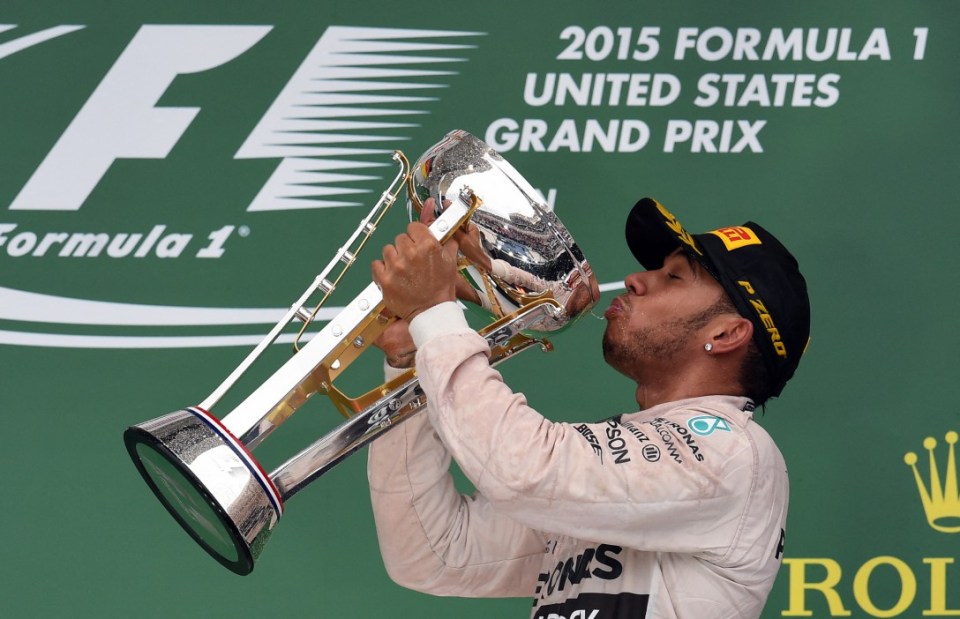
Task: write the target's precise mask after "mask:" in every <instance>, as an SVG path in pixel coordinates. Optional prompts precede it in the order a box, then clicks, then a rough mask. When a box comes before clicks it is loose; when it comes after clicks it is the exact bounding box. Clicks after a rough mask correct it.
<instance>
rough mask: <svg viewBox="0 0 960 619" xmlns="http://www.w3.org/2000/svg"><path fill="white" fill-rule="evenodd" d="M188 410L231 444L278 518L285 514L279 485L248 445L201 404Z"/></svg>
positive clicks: (187, 409)
mask: <svg viewBox="0 0 960 619" xmlns="http://www.w3.org/2000/svg"><path fill="white" fill-rule="evenodd" d="M184 410H186V411H187V412H189V413H191V414H193V415H194V416H195V417H197V418H198V419H200V420H201V421H203V422H204V423H205V424H207V426H208V427H209V428H210V429H211V430H213V431H214V432H215V433H216V434H217V435H218V436H219V437H220V438H221V439H223V442H224V443H226V444H227V445H229V446H230V448H231V449H232V450H233V451H234V453H236V454H237V457H238V458H240V460H241V461H242V462H243V463H244V464H246V466H247V469H249V471H250V473H251V474H252V475H253V478H254V479H256V480H257V483H259V484H260V487H261V488H262V489H263V491H264V493H266V495H267V498H268V499H269V500H270V503H271V504H272V505H273V509H274V511H275V512H276V513H277V519H278V520H279V519H280V517H281V516H282V515H283V499H281V498H280V492H279V491H278V490H277V487H276V486H275V485H274V484H273V480H271V479H270V476H269V475H267V473H266V472H265V471H264V470H263V468H262V467H261V466H260V463H259V462H257V461H256V459H255V458H254V457H253V456H252V455H250V452H249V451H247V447H246V445H244V444H243V443H241V442H240V441H239V440H238V439H237V437H235V436H234V435H233V433H231V432H230V430H228V429H227V428H226V427H225V426H224V425H223V424H222V423H221V422H220V420H219V419H217V418H216V417H214V416H213V415H211V414H210V413H208V412H207V411H205V410H203V409H202V408H200V407H199V406H190V407H187V408H186V409H184Z"/></svg>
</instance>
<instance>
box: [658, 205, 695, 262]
mask: <svg viewBox="0 0 960 619" xmlns="http://www.w3.org/2000/svg"><path fill="white" fill-rule="evenodd" d="M653 203H654V204H656V205H657V210H658V211H660V214H661V215H663V219H664V220H665V221H664V223H666V224H667V227H668V228H670V229H671V230H673V232H674V233H675V234H676V235H677V238H678V239H680V242H682V243H683V244H684V245H686V246H688V247H689V248H690V249H692V250H693V251H695V252H697V254H699V255H701V256H702V255H703V252H702V251H700V248H699V247H697V241H696V240H695V239H694V238H693V235H691V234H690V233H689V232H687V231H686V229H684V227H683V226H682V225H680V222H679V221H677V218H676V217H674V216H673V213H671V212H670V211H668V210H667V209H665V208H663V205H662V204H660V203H659V202H657V201H656V200H654V202H653Z"/></svg>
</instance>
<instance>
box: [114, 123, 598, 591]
mask: <svg viewBox="0 0 960 619" xmlns="http://www.w3.org/2000/svg"><path fill="white" fill-rule="evenodd" d="M394 160H395V161H396V162H397V164H398V168H399V169H398V172H397V175H396V177H395V179H394V180H393V182H392V183H391V184H390V186H389V187H388V189H387V191H385V192H384V193H383V194H382V196H381V198H380V200H379V201H378V202H377V204H376V205H375V206H374V207H373V209H372V210H371V211H370V213H369V214H368V215H367V216H366V217H365V218H364V219H363V220H362V221H361V222H360V225H359V227H358V228H357V230H356V231H355V232H354V233H353V235H351V237H350V238H349V239H348V241H347V243H346V244H345V245H344V246H343V247H342V248H341V249H340V250H339V251H338V252H337V253H336V255H335V256H334V258H333V259H332V260H331V262H330V263H329V264H328V265H327V267H326V268H325V269H324V270H323V271H322V272H321V273H320V274H319V275H317V277H316V278H315V279H314V281H313V283H312V284H311V285H310V287H308V288H307V290H306V291H304V293H303V294H302V295H301V297H300V298H299V299H298V300H297V301H296V302H295V303H294V304H293V305H292V306H291V308H290V310H289V311H288V312H287V313H286V314H285V315H284V316H283V318H281V319H280V321H279V322H278V323H277V324H276V326H274V328H273V329H272V330H271V331H270V332H269V333H268V334H267V335H266V337H265V338H264V339H263V341H262V342H260V344H258V345H257V346H256V348H254V350H253V351H251V353H250V354H249V355H248V356H247V357H246V358H245V359H244V360H243V362H241V364H240V365H239V366H238V367H237V368H236V369H235V370H234V371H233V372H232V373H231V374H230V375H229V376H228V377H227V378H226V379H225V380H224V381H223V383H222V384H221V385H220V386H218V387H217V388H216V389H215V390H214V391H213V393H211V394H210V395H209V396H208V397H207V398H206V399H205V400H203V401H202V402H201V403H200V404H198V405H197V406H192V407H189V408H185V409H183V410H180V411H177V412H174V413H170V414H167V415H164V416H162V417H158V418H156V419H153V420H151V421H147V422H144V423H140V424H137V425H135V426H131V427H129V428H127V430H126V432H125V433H124V437H123V438H124V442H125V443H126V446H127V451H128V452H129V454H130V457H131V458H132V459H133V462H134V464H135V465H136V467H137V469H138V470H139V471H140V474H141V475H142V476H143V479H144V480H145V481H146V482H147V485H148V486H149V487H150V489H151V490H152V491H153V493H154V494H155V495H156V497H157V498H158V499H159V500H160V502H161V503H162V504H163V505H164V507H166V509H167V510H168V511H169V512H170V514H171V515H172V516H173V517H174V518H175V519H176V520H177V522H179V523H180V525H181V526H182V527H183V528H184V530H186V531H187V533H189V534H190V536H191V537H192V538H193V539H194V540H195V541H196V542H197V543H198V544H200V546H201V547H203V549H204V550H206V551H207V552H208V553H209V554H210V555H211V556H213V557H214V558H215V559H217V560H218V561H219V562H220V563H222V564H223V565H224V566H226V567H227V568H229V569H230V570H232V571H234V572H236V573H237V574H248V573H250V572H251V571H252V570H253V566H254V562H255V561H256V559H257V558H258V557H259V556H260V553H261V552H262V550H263V546H264V544H265V543H266V541H267V539H268V538H269V536H270V534H271V533H272V531H273V529H274V527H275V526H276V524H277V522H278V521H279V520H280V516H281V515H282V514H283V510H284V504H285V503H286V501H287V500H289V499H290V497H292V496H293V495H294V494H296V493H297V492H299V491H300V490H301V489H302V488H304V487H305V486H306V485H307V484H309V483H310V482H312V481H313V480H314V479H316V478H317V477H319V476H321V475H323V474H324V473H325V472H326V471H328V470H330V469H331V468H332V467H333V466H335V465H336V464H337V463H338V462H340V461H341V460H343V459H344V458H346V457H347V456H349V455H350V454H352V453H353V452H355V451H357V450H358V449H360V448H361V447H363V446H364V445H366V444H367V443H369V442H370V441H372V440H374V439H375V438H377V437H378V436H380V435H381V434H382V433H383V432H385V431H387V430H389V429H390V428H392V427H393V426H395V425H396V424H398V423H400V422H401V421H403V420H405V419H407V418H408V417H410V416H411V415H413V414H415V413H417V412H419V411H421V410H423V408H424V406H425V405H426V398H425V396H424V394H423V391H422V390H421V389H420V385H419V381H418V379H417V376H416V372H415V370H409V371H407V372H406V373H404V374H403V375H401V376H400V377H398V378H396V379H394V380H391V381H389V382H386V383H384V384H382V385H380V386H378V387H376V388H374V389H372V390H371V391H369V392H367V393H366V394H364V395H361V396H359V397H355V398H350V397H347V396H346V395H345V394H344V393H342V392H341V391H340V390H339V389H337V388H336V387H334V384H333V383H334V381H335V379H336V378H337V377H338V376H339V375H340V373H341V372H343V371H344V370H345V369H346V367H347V366H349V365H350V363H351V362H352V361H353V360H355V359H356V358H358V357H359V356H360V354H361V353H362V352H363V351H364V350H366V349H367V348H369V346H370V345H371V343H373V342H374V341H375V340H376V339H377V337H378V336H379V335H380V334H381V333H382V332H383V330H384V329H385V328H386V327H387V325H388V324H390V322H391V321H392V320H394V319H393V318H391V317H388V316H386V315H385V313H384V306H383V301H382V296H381V293H380V290H379V289H378V288H377V286H376V285H375V284H373V283H371V284H369V285H368V286H367V287H366V288H365V289H364V290H363V291H362V292H360V294H358V295H357V296H356V297H355V298H354V299H353V300H352V301H351V302H350V303H349V305H347V306H346V307H344V308H343V310H341V311H340V312H339V313H338V314H337V315H336V317H335V318H333V319H332V320H330V321H329V322H328V323H327V324H326V326H324V327H323V329H322V330H320V331H319V332H317V333H316V334H315V335H313V337H311V338H309V341H308V342H307V343H305V344H304V345H303V346H300V341H301V339H306V338H302V336H303V335H304V334H305V332H306V330H307V328H308V327H309V326H310V325H311V324H312V323H313V320H314V317H315V316H316V315H317V312H318V311H319V309H320V308H321V307H322V306H323V304H324V303H325V302H326V301H327V299H328V298H329V297H330V294H331V293H332V292H333V291H334V289H335V288H336V287H337V283H338V282H339V281H340V278H341V277H342V276H343V274H344V273H345V272H346V270H347V269H348V268H349V266H350V265H352V264H353V263H354V261H355V260H356V256H357V253H358V252H359V250H360V249H361V248H362V247H363V245H364V244H365V243H366V241H367V240H368V239H369V238H370V235H371V234H372V233H373V231H374V230H375V229H376V227H377V225H378V224H379V222H380V220H381V218H382V217H383V215H384V214H385V213H386V211H387V209H389V208H390V206H391V205H392V204H393V203H394V202H395V201H396V199H397V197H398V196H399V195H400V194H401V193H402V191H403V189H404V186H406V189H407V198H408V199H407V202H408V207H409V210H410V216H411V218H414V217H418V216H419V217H420V219H421V221H424V222H425V223H426V222H428V223H429V226H430V230H431V232H432V233H433V234H434V236H435V237H436V238H437V239H438V240H440V241H441V242H444V241H446V240H447V239H448V238H450V237H451V236H452V235H453V234H454V233H455V232H457V231H458V230H459V231H461V232H462V233H463V234H461V235H460V238H461V239H463V240H462V242H461V258H460V266H461V273H462V275H463V278H464V282H466V283H467V284H469V285H468V286H462V288H463V294H462V295H461V296H463V297H464V299H465V301H467V302H468V305H471V306H472V305H473V304H476V305H477V307H478V310H479V311H480V312H482V313H483V314H484V315H485V316H487V317H488V318H489V319H490V320H491V322H490V323H489V324H487V326H485V327H484V328H482V329H480V330H479V331H478V333H480V334H481V335H482V336H484V337H485V338H486V339H487V342H488V343H489V344H490V348H491V352H492V354H491V363H493V364H496V363H499V362H500V361H503V360H504V359H506V358H508V357H511V356H513V355H514V354H516V353H518V352H520V351H521V350H524V349H526V348H528V347H530V346H532V345H534V344H537V345H539V346H540V347H541V348H543V349H544V350H550V349H551V348H552V346H551V344H550V342H549V341H548V340H547V339H546V336H547V335H549V334H552V333H555V332H557V331H560V330H562V329H564V328H565V327H567V326H569V325H570V324H571V323H572V321H573V320H574V319H576V318H577V317H579V316H580V315H582V314H583V313H584V312H587V311H589V310H590V308H592V307H593V306H594V305H595V304H596V302H597V300H598V299H599V287H598V285H597V280H596V277H595V276H594V274H593V271H592V270H591V269H590V265H589V264H588V263H587V261H586V260H585V259H584V257H583V254H582V253H581V251H580V249H579V247H577V245H576V243H575V242H574V240H573V238H572V237H571V236H570V234H569V232H567V229H566V228H565V227H564V226H563V224H562V223H561V222H560V220H559V219H557V217H556V216H555V215H554V214H553V212H552V211H551V210H550V209H549V208H548V207H547V206H546V205H545V204H544V203H543V202H542V198H541V197H540V195H539V193H538V192H537V191H536V190H535V189H534V188H533V187H532V186H531V185H530V184H529V183H528V182H527V181H526V180H525V179H524V178H523V177H522V176H521V175H520V174H519V173H518V172H517V171H516V170H515V169H514V168H513V167H512V166H511V165H510V164H509V163H508V162H507V161H506V160H504V159H503V158H502V157H501V156H500V155H498V154H497V153H496V152H495V151H493V150H492V149H491V148H490V147H489V146H487V144H485V143H484V142H482V141H481V140H479V139H477V138H476V137H474V136H472V135H470V134H469V133H467V132H465V131H460V130H457V131H452V132H450V133H449V134H447V135H446V136H445V137H444V138H443V140H441V141H440V142H439V143H437V144H436V145H434V146H433V147H432V148H430V149H429V150H428V151H427V152H426V153H424V154H423V156H421V157H420V159H419V160H418V161H417V162H416V164H415V165H414V166H413V168H412V170H411V168H410V165H409V163H408V161H407V159H406V157H405V156H404V155H403V153H401V152H399V151H397V152H395V153H394ZM317 297H319V301H318V302H316V303H315V304H314V301H313V300H314V299H315V298H317ZM469 302H472V303H469ZM298 322H299V323H301V326H300V329H299V334H298V336H297V338H296V342H295V344H294V351H295V352H294V354H293V355H292V356H291V358H290V359H289V360H288V361H287V362H286V363H284V364H283V365H282V366H281V367H280V368H279V369H278V370H276V371H275V372H274V373H273V374H272V375H271V376H270V377H269V378H268V379H266V380H265V381H264V382H263V383H262V384H261V385H260V386H259V387H257V388H256V389H254V390H253V392H252V393H250V394H249V395H248V396H247V397H246V399H244V400H243V401H242V402H240V404H238V405H237V406H236V407H235V408H234V409H233V410H231V411H229V412H228V413H227V414H226V415H223V416H222V417H218V416H215V415H214V414H213V413H212V412H211V411H212V409H213V408H214V406H215V405H216V404H217V402H219V401H220V399H221V398H222V397H223V396H224V395H225V394H226V393H227V392H228V391H229V390H230V389H231V388H232V387H233V386H234V385H235V383H236V382H237V381H238V380H239V379H240V377H241V376H242V375H243V374H244V373H245V372H246V371H247V370H248V369H249V368H250V366H251V365H252V364H253V363H254V361H256V360H257V358H259V357H260V356H261V354H262V353H263V352H264V351H265V350H266V349H267V348H268V347H269V346H270V345H271V344H272V343H273V342H274V341H275V340H276V339H277V337H278V336H279V335H280V334H281V333H282V332H283V331H285V330H287V329H288V328H292V327H291V325H292V324H294V323H298ZM316 393H322V394H325V395H327V396H329V397H330V399H331V400H332V401H333V402H334V404H335V405H336V407H337V408H338V409H339V411H340V412H341V414H343V416H344V417H345V418H346V421H344V422H343V423H342V424H340V425H339V426H337V427H336V428H335V429H334V430H332V431H331V432H329V433H328V434H326V435H324V436H322V437H321V438H320V439H319V440H317V441H316V442H314V443H313V444H311V445H310V446H309V447H307V448H306V449H304V450H303V451H301V452H300V453H298V454H297V455H295V456H293V457H292V458H290V459H289V460H287V461H286V462H285V463H284V464H282V465H281V466H280V467H279V468H277V469H276V470H275V471H273V472H272V473H267V472H266V471H264V469H263V468H262V467H261V466H260V464H259V463H258V462H257V460H256V459H255V458H254V457H253V455H252V452H253V450H254V449H256V447H257V446H258V445H259V444H260V443H261V442H262V441H263V440H264V439H265V438H267V436H269V435H270V433H271V432H273V431H274V430H275V429H276V428H277V427H278V426H279V425H280V424H281V423H283V422H284V421H285V420H286V419H287V418H289V417H290V416H291V415H292V414H293V413H294V412H295V411H296V410H297V409H298V408H299V407H300V406H301V405H303V404H304V403H305V402H306V401H307V399H308V398H310V397H311V396H313V395H314V394H316Z"/></svg>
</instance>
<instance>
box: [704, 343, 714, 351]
mask: <svg viewBox="0 0 960 619" xmlns="http://www.w3.org/2000/svg"><path fill="white" fill-rule="evenodd" d="M703 349H704V350H705V351H707V352H710V351H711V350H713V344H711V343H710V342H707V343H706V344H704V345H703Z"/></svg>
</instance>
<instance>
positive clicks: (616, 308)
mask: <svg viewBox="0 0 960 619" xmlns="http://www.w3.org/2000/svg"><path fill="white" fill-rule="evenodd" d="M624 311H626V307H625V306H624V303H623V301H622V300H621V299H620V297H614V299H613V301H611V302H610V307H608V308H607V310H606V311H605V312H604V313H603V317H604V318H606V319H607V320H610V319H611V318H613V317H614V316H617V315H618V314H622V313H623V312H624Z"/></svg>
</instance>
